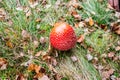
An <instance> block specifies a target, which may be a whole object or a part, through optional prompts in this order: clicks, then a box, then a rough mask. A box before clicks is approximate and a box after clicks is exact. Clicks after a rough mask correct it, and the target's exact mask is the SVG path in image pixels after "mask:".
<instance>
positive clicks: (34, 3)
mask: <svg viewBox="0 0 120 80" xmlns="http://www.w3.org/2000/svg"><path fill="white" fill-rule="evenodd" d="M28 3H29V5H30V7H31V8H35V7H36V6H37V5H38V3H39V0H29V1H28Z"/></svg>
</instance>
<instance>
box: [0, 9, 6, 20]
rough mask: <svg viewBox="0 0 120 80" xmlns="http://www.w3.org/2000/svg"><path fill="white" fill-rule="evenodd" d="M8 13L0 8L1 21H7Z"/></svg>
mask: <svg viewBox="0 0 120 80" xmlns="http://www.w3.org/2000/svg"><path fill="white" fill-rule="evenodd" d="M7 18H8V16H7V13H6V12H5V10H4V9H3V8H0V21H3V20H5V19H7Z"/></svg>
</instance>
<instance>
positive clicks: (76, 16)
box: [71, 11, 81, 20]
mask: <svg viewBox="0 0 120 80" xmlns="http://www.w3.org/2000/svg"><path fill="white" fill-rule="evenodd" d="M71 14H72V16H73V17H74V18H75V19H79V20H81V16H80V15H79V14H78V13H77V12H76V11H72V13H71Z"/></svg>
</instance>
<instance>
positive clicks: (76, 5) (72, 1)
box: [68, 0, 80, 8]
mask: <svg viewBox="0 0 120 80" xmlns="http://www.w3.org/2000/svg"><path fill="white" fill-rule="evenodd" d="M71 6H73V7H74V8H79V7H80V4H79V2H78V0H70V1H69V3H68V7H71Z"/></svg>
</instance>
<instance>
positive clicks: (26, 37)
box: [21, 30, 30, 39]
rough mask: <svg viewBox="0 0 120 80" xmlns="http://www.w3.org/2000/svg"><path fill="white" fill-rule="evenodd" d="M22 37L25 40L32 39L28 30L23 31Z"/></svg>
mask: <svg viewBox="0 0 120 80" xmlns="http://www.w3.org/2000/svg"><path fill="white" fill-rule="evenodd" d="M21 35H22V37H23V38H24V39H29V38H30V34H29V33H28V32H27V31H26V30H22V33H21Z"/></svg>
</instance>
